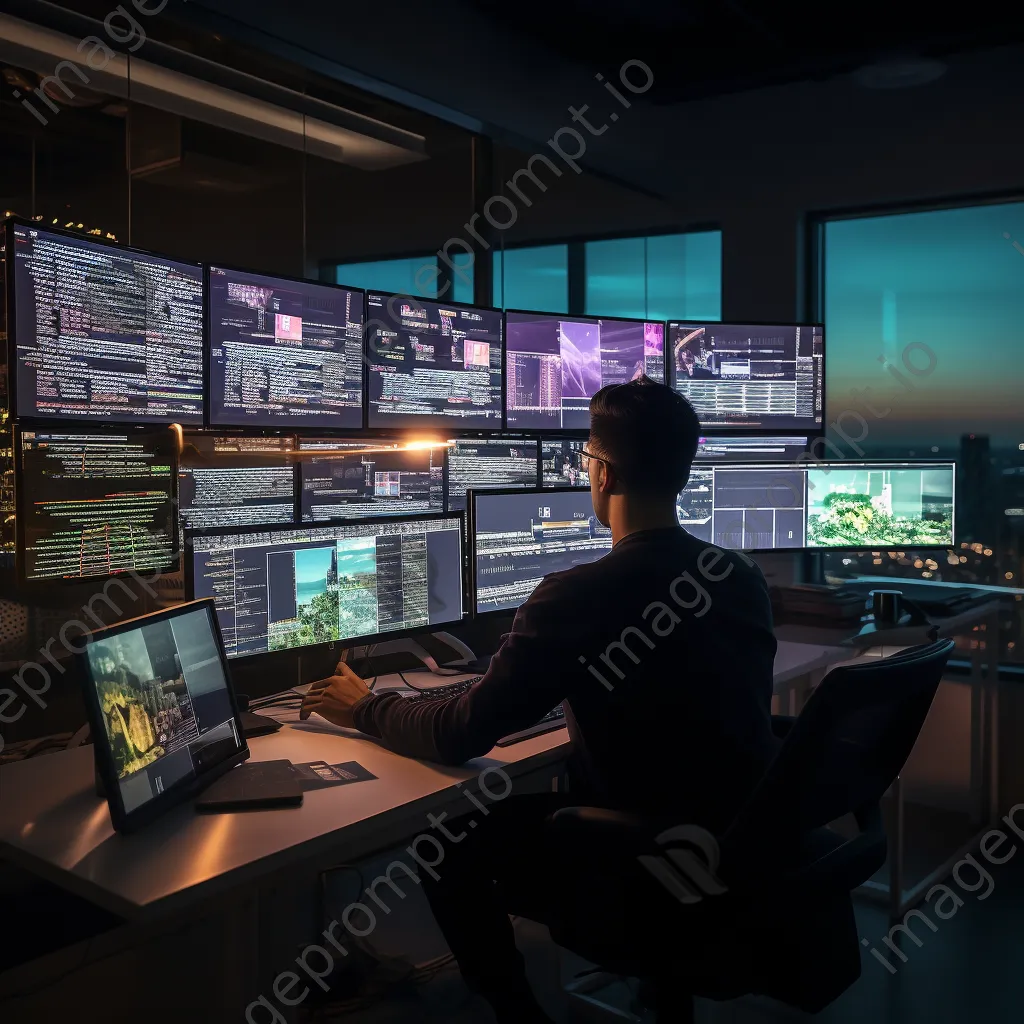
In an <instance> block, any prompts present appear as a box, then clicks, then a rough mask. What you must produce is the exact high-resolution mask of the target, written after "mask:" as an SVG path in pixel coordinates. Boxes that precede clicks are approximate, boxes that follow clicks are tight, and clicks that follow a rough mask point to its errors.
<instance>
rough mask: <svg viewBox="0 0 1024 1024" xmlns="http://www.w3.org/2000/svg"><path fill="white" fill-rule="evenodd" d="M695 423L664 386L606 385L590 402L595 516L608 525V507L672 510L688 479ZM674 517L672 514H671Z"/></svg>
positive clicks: (642, 382) (689, 409) (645, 380)
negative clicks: (627, 505)
mask: <svg viewBox="0 0 1024 1024" xmlns="http://www.w3.org/2000/svg"><path fill="white" fill-rule="evenodd" d="M699 438H700V421H699V420H698V419H697V414H696V413H695V412H694V411H693V406H691V405H690V403H689V402H688V401H687V400H686V399H685V398H683V396H682V395H678V394H676V392H674V391H673V390H672V389H671V388H668V387H666V386H665V385H664V384H658V383H656V382H655V381H653V380H651V379H650V378H649V377H640V378H639V379H638V380H631V381H629V382H628V383H626V384H609V385H608V387H605V388H602V389H601V390H600V391H598V393H597V394H596V395H594V397H593V398H592V399H591V400H590V439H589V440H588V442H587V451H588V452H589V453H590V454H591V455H592V456H594V458H592V459H591V460H590V466H589V469H590V493H591V497H592V498H593V501H594V511H595V513H596V514H597V518H598V519H599V520H600V521H601V522H602V523H604V524H605V526H608V525H610V522H609V517H610V508H611V506H612V504H613V503H615V502H620V503H621V502H622V501H628V502H629V503H630V504H631V505H632V506H634V509H635V510H638V511H639V510H647V511H650V512H652V513H656V512H658V511H659V510H661V511H664V510H665V509H667V508H670V507H671V508H672V509H674V507H675V504H674V503H675V498H676V495H678V494H679V492H680V491H681V490H682V489H683V487H685V486H686V481H687V480H688V479H689V478H690V466H691V465H692V463H693V459H694V456H695V455H696V454H697V443H698V440H699ZM673 514H674V513H673Z"/></svg>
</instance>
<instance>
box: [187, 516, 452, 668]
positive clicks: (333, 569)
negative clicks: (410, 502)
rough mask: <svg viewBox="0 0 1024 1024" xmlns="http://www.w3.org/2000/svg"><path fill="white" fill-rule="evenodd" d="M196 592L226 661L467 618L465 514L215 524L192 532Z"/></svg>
mask: <svg viewBox="0 0 1024 1024" xmlns="http://www.w3.org/2000/svg"><path fill="white" fill-rule="evenodd" d="M185 572H186V587H187V590H188V593H189V596H190V597H196V598H201V597H212V598H213V599H214V603H215V606H216V609H217V619H218V621H219V623H220V629H221V633H222V634H223V636H224V647H225V650H226V651H227V655H228V657H229V658H237V657H242V656H244V655H250V654H264V653H266V652H267V651H283V650H289V649H292V648H297V647H309V646H312V645H315V644H329V643H335V642H337V641H346V642H348V643H355V642H357V641H360V642H363V641H369V640H371V639H373V638H381V637H392V636H395V635H400V634H407V633H414V632H417V631H420V630H427V629H431V628H433V627H435V626H441V625H449V624H451V623H454V622H458V621H460V620H461V619H462V617H463V573H462V518H461V517H460V516H457V515H454V516H448V515H445V514H443V513H442V514H437V515H431V514H426V515H422V516H402V517H395V518H387V519H384V518H380V519H373V520H359V521H353V522H352V523H320V524H315V523H311V524H309V525H305V526H294V527H264V528H260V527H255V528H250V529H245V530H215V531H209V532H201V533H196V534H194V535H192V536H190V537H187V538H186V550H185Z"/></svg>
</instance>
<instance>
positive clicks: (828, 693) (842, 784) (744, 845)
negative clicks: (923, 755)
mask: <svg viewBox="0 0 1024 1024" xmlns="http://www.w3.org/2000/svg"><path fill="white" fill-rule="evenodd" d="M953 647H954V644H953V641H952V640H948V639H947V640H939V641H936V642H935V643H931V644H927V645H925V646H922V647H913V648H910V649H909V650H906V651H903V652H901V653H899V654H896V655H893V656H892V657H889V658H879V659H878V660H877V661H869V662H864V663H861V664H857V665H844V666H840V667H839V668H835V669H833V670H832V671H831V672H829V673H828V675H827V676H826V677H825V678H824V679H823V680H822V682H821V683H820V684H819V686H818V687H817V689H816V690H815V691H814V693H813V694H812V695H811V697H810V698H809V700H808V701H807V704H806V705H805V706H804V709H803V711H802V712H801V713H800V716H799V717H798V718H797V720H796V722H795V723H794V725H793V728H792V730H791V731H790V733H789V735H788V736H787V737H786V739H785V741H784V742H783V744H782V747H781V748H780V750H779V753H778V754H777V755H776V757H775V760H774V761H773V762H772V764H771V765H770V766H769V768H768V771H767V772H766V774H765V777H764V779H762V781H761V783H760V784H759V785H758V787H757V789H756V790H755V791H754V793H753V795H752V796H751V798H750V800H749V801H748V802H747V804H746V806H745V807H744V808H743V809H742V810H741V811H740V813H739V815H738V816H737V818H736V820H735V821H734V822H733V824H732V825H731V826H730V828H729V829H728V831H727V833H726V835H725V836H723V837H722V853H723V861H724V860H726V859H729V860H730V861H733V862H734V863H736V862H737V861H738V860H742V861H746V862H748V864H749V863H750V859H751V858H752V857H753V858H762V859H763V860H767V861H771V860H772V859H773V858H772V850H773V849H774V850H775V851H776V852H777V853H778V855H779V856H780V857H782V858H786V857H787V856H788V853H789V852H790V851H791V849H792V846H793V845H794V844H795V843H797V842H798V840H799V838H800V837H801V836H803V835H805V834H806V833H807V832H808V831H810V830H811V829H814V828H819V827H821V826H823V825H827V824H829V823H830V822H832V821H835V820H836V819H837V818H841V817H843V816H844V815H847V814H850V813H856V812H858V811H860V810H862V809H868V808H870V807H871V806H872V805H876V804H877V803H878V802H879V801H880V800H881V798H882V796H883V795H884V793H885V791H886V790H887V789H888V788H889V786H890V785H892V783H893V782H894V781H895V779H896V777H897V776H898V775H899V773H900V771H901V770H902V769H903V766H904V764H906V762H907V758H908V757H909V756H910V752H911V750H912V749H913V746H914V743H915V742H916V740H917V737H918V735H919V733H920V732H921V727H922V726H923V725H924V721H925V718H926V716H927V714H928V709H929V708H930V707H931V704H932V700H933V699H934V697H935V692H936V690H937V689H938V687H939V682H940V681H941V679H942V672H943V669H944V668H945V666H946V662H947V660H948V659H949V655H950V653H951V652H952V650H953ZM765 866H767V865H765Z"/></svg>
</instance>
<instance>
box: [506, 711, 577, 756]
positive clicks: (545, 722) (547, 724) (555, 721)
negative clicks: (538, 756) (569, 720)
mask: <svg viewBox="0 0 1024 1024" xmlns="http://www.w3.org/2000/svg"><path fill="white" fill-rule="evenodd" d="M563 725H565V708H563V707H562V705H561V704H559V705H558V707H557V708H552V709H551V710H550V711H549V712H548V713H547V714H546V715H545V716H544V717H543V718H542V719H541V720H540V721H539V722H538V723H537V724H536V725H531V726H530V727H529V728H528V729H520V730H519V732H513V733H509V734H508V736H503V737H502V738H501V739H500V740H498V742H497V746H499V747H510V746H511V745H512V744H513V743H519V742H520V741H521V740H528V739H529V738H530V737H531V736H540V735H541V734H542V733H545V732H554V731H555V729H561V728H562V726H563Z"/></svg>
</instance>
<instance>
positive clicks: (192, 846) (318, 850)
mask: <svg viewBox="0 0 1024 1024" xmlns="http://www.w3.org/2000/svg"><path fill="white" fill-rule="evenodd" d="M249 743H250V749H251V751H252V760H254V761H269V760H274V759H278V758H287V759H288V760H290V761H292V762H294V763H301V762H305V761H316V760H323V761H326V762H327V763H328V764H339V763H341V762H343V761H358V762H359V763H360V764H361V765H363V767H365V768H367V769H369V770H370V771H371V772H372V773H373V774H374V775H376V776H377V779H376V781H367V782H355V783H351V784H349V785H345V786H334V787H331V788H327V789H320V790H315V791H313V792H309V793H306V795H305V801H304V803H303V806H302V807H298V808H286V809H280V810H270V811H258V812H245V813H237V814H211V815H205V814H197V813H196V812H195V811H194V810H193V808H192V806H191V804H186V805H184V806H181V807H177V808H175V809H174V810H172V811H170V812H169V813H168V814H167V815H165V816H163V817H161V818H160V819H159V820H158V821H156V822H154V823H153V824H152V825H150V826H149V827H147V828H146V829H144V830H142V831H140V832H138V833H136V834H134V835H128V836H121V835H118V834H116V833H115V832H114V831H113V829H112V828H111V824H110V814H109V812H108V810H107V804H106V801H105V800H101V799H100V798H98V797H97V796H96V794H95V782H94V774H93V752H92V747H91V746H88V747H81V748H79V749H77V750H72V751H67V752H62V753H58V754H49V755H46V756H42V757H38V758H32V759H29V760H26V761H20V762H16V763H14V764H11V765H7V766H6V767H4V768H3V769H2V771H0V793H2V798H0V806H2V808H3V810H2V815H0V852H2V853H3V854H4V855H6V856H8V857H9V858H10V859H11V860H12V861H13V862H15V863H20V864H22V865H24V866H25V867H26V868H28V869H30V870H32V871H34V872H36V873H37V874H41V875H43V876H44V877H49V878H50V879H51V880H53V881H54V882H56V883H58V884H60V885H61V886H63V887H65V888H68V889H72V890H74V891H75V892H77V893H78V894H79V895H81V896H83V897H85V898H86V899H89V900H91V901H92V902H94V903H97V904H99V905H101V906H103V907H105V908H106V909H108V910H111V911H113V912H114V913H117V914H121V915H123V916H126V917H130V916H133V915H136V914H138V913H139V912H140V911H143V910H147V911H152V910H154V909H155V908H156V906H157V905H160V907H161V909H165V908H166V909H173V908H174V907H175V906H177V905H178V904H179V903H182V902H188V901H191V900H197V899H200V898H206V897H208V896H210V895H215V894H217V893H219V892H221V891H223V890H226V889H228V888H230V887H231V886H234V885H237V884H239V883H241V882H245V881H246V880H249V879H252V878H255V877H259V876H263V875H266V874H269V873H272V872H274V871H276V870H279V869H281V868H284V867H287V866H289V865H291V864H296V863H299V862H301V861H304V860H310V861H313V860H315V859H316V858H317V856H318V855H320V854H324V855H326V854H327V852H328V851H330V850H332V849H333V850H334V851H335V854H337V853H338V851H339V850H340V851H341V853H342V856H343V857H344V858H345V859H346V860H348V859H359V858H360V857H365V856H367V855H369V854H370V853H373V852H374V851H375V850H379V849H384V848H387V847H388V846H390V845H394V844H397V843H398V842H400V841H402V840H403V839H407V838H411V837H414V836H416V835H418V834H419V833H421V832H429V831H431V829H430V823H429V821H428V820H427V814H428V813H430V812H433V813H434V814H440V813H441V812H443V811H448V812H450V813H451V814H452V815H453V816H454V815H455V814H456V813H463V812H465V811H471V810H472V805H471V804H470V803H469V801H468V799H467V798H466V796H465V793H464V792H462V791H460V790H459V789H458V788H456V787H457V784H459V783H462V782H465V781H466V780H469V779H474V778H476V777H477V776H478V775H480V773H481V772H483V771H484V770H485V769H486V768H487V767H489V766H492V765H494V766H498V767H500V768H502V770H505V771H507V773H508V774H509V775H510V776H511V777H513V778H515V777H516V776H519V775H523V774H524V773H526V772H529V771H531V770H533V769H536V768H540V767H543V766H544V765H545V764H552V763H555V762H557V761H558V760H559V759H560V758H561V756H562V755H561V750H562V748H563V747H564V746H565V744H566V733H565V730H564V729H562V730H558V731H557V732H553V733H546V734H544V735H541V736H536V737H533V738H531V739H529V740H525V741H523V742H522V743H517V744H515V745H513V746H511V747H505V748H497V749H495V750H494V751H492V753H491V754H490V755H489V756H487V757H486V758H478V759H477V760H476V761H472V762H470V763H469V764H468V765H466V766H464V767H460V768H445V767H442V766H440V765H434V764H427V763H424V762H420V761H412V760H409V759H408V758H404V757H400V756H399V755H397V754H393V753H391V752H390V751H389V750H386V749H384V748H383V747H382V746H380V745H379V744H378V743H375V742H374V741H372V740H369V739H365V738H360V737H357V736H354V735H352V734H348V733H343V732H342V731H341V730H337V729H334V728H333V727H332V726H330V725H328V724H326V723H324V724H317V723H315V722H313V721H309V722H305V723H301V724H295V725H287V726H285V727H284V728H283V729H282V730H281V731H280V732H279V733H276V734H274V735H272V736H262V737H259V738H257V739H253V740H250V741H249ZM486 784H487V786H488V788H489V789H490V790H491V791H492V792H495V793H501V792H502V791H503V789H504V784H503V780H502V779H501V777H500V776H497V774H496V773H495V774H494V775H493V776H488V779H487V783H486ZM424 855H425V856H428V855H429V854H424Z"/></svg>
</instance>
